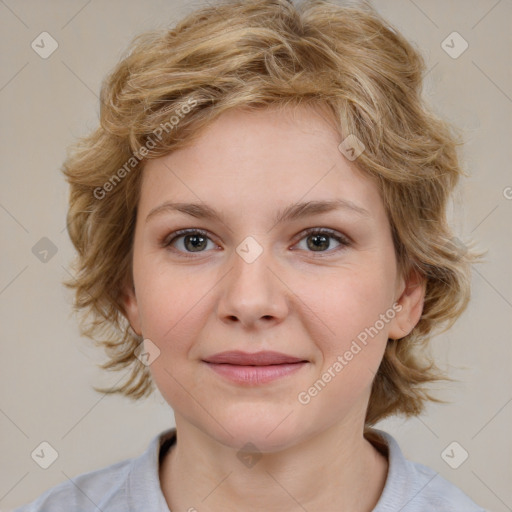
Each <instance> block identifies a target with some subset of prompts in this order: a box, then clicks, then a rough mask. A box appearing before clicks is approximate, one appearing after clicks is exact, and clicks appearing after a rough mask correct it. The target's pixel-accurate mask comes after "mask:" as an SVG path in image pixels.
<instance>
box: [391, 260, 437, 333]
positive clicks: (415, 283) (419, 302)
mask: <svg viewBox="0 0 512 512" xmlns="http://www.w3.org/2000/svg"><path fill="white" fill-rule="evenodd" d="M426 286H427V281H426V279H425V277H424V276H422V275H421V274H419V273H418V272H417V271H416V270H414V269H412V270H411V271H410V273H409V276H408V277H407V279H406V280H405V283H404V279H403V278H402V279H401V287H400V288H401V290H402V291H401V292H399V293H401V295H400V297H399V298H398V299H397V300H396V301H395V302H396V303H397V304H398V305H399V306H401V309H400V310H399V311H398V309H399V308H398V306H394V309H395V311H396V315H395V317H394V318H393V320H392V321H391V322H390V329H389V332H388V337H389V338H391V339H395V340H398V339H400V338H403V337H404V336H407V335H408V334H409V333H410V332H411V331H412V330H413V329H414V327H415V326H416V324H417V323H418V322H419V320H420V318H421V313H422V312H423V302H424V299H425V292H426Z"/></svg>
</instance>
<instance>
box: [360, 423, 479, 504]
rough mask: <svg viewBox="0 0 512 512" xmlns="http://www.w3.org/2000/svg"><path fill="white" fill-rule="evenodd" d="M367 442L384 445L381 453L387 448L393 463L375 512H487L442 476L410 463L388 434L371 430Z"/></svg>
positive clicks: (425, 467)
mask: <svg viewBox="0 0 512 512" xmlns="http://www.w3.org/2000/svg"><path fill="white" fill-rule="evenodd" d="M376 436H378V437H380V440H377V439H376ZM367 438H368V440H369V441H370V442H372V444H374V445H376V443H377V444H379V443H380V447H381V449H382V446H383V445H385V446H386V448H387V452H388V461H389V469H388V476H387V479H386V483H385V486H384V490H383V492H382V495H381V497H380V499H379V502H378V503H377V506H376V507H375V508H374V511H373V512H391V511H396V510H400V511H401V512H485V510H484V509H483V508H482V507H480V506H479V505H477V504H476V503H475V502H473V501H472V500H471V498H470V497H469V496H467V495H466V494H465V493H464V492H463V491H462V490H461V489H459V488H458V487H457V486H455V485H454V484H452V483H451V482H449V481H448V480H446V479H445V478H443V477H442V476H441V475H440V474H439V473H437V472H436V471H434V470H433V469H431V468H429V467H427V466H425V465H423V464H420V463H417V462H413V461H410V460H407V459H406V458H405V457H404V455H403V453H402V450H401V449H400V447H399V445H398V443H397V441H396V440H395V439H394V438H393V436H391V435H390V434H388V433H387V432H384V431H381V430H377V429H371V433H369V435H368V436H367ZM382 441H384V443H382Z"/></svg>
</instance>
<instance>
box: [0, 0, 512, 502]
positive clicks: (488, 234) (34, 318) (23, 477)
mask: <svg viewBox="0 0 512 512" xmlns="http://www.w3.org/2000/svg"><path fill="white" fill-rule="evenodd" d="M186 4H187V2H185V1H183V0H181V1H178V0H175V1H171V0H166V1H163V0H162V1H158V0H146V1H144V2H139V1H135V0H130V1H121V0H110V1H100V0H92V1H89V2H87V1H82V0H81V1H64V0H59V1H56V0H52V1H48V2H44V3H43V2H40V1H36V0H21V1H17V2H15V1H14V0H5V1H0V37H1V39H2V48H4V51H3V56H2V65H1V66H0V109H1V111H0V113H1V116H0V119H1V121H0V122H1V130H2V136H1V138H0V145H1V151H2V172H1V186H0V225H1V229H2V253H1V254H2V260H1V261H2V263H1V268H0V311H1V315H2V343H1V359H0V360H1V363H0V364H1V372H0V379H1V393H0V432H1V436H0V450H1V452H0V461H1V462H0V464H1V470H0V510H3V511H5V510H10V509H11V508H13V507H15V506H17V505H20V504H22V503H25V502H28V501H30V500H32V499H34V498H36V496H38V495H40V494H41V493H42V492H43V491H45V490H46V489H48V488H50V487H52V486H54V485H56V484H58V483H59V482H62V481H65V480H66V479H68V478H72V477H74V476H75V475H77V474H79V473H82V472H85V471H90V470H93V469H98V468H100V467H103V466H105V465H108V464H112V463H114V462H116V461H119V460H122V459H126V458H128V457H133V456H137V455H139V454H140V453H141V452H142V451H143V450H144V449H145V448H146V447H147V444H148V442H149V440H150V439H151V438H152V437H153V436H154V435H156V434H157V433H158V432H160V431H161V430H164V429H166V428H168V427H170V426H172V425H173V421H174V420H173V416H172V411H171V410H170V408H169V407H168V406H167V404H165V403H164V401H163V399H162V398H161V396H160V395H159V394H156V395H154V396H153V397H152V398H150V399H148V400H147V401H145V402H141V403H132V402H130V401H129V400H127V399H122V398H115V397H108V396H107V397H106V396H103V395H100V394H98V393H96V392H94V391H93V390H92V388H91V385H92V384H102V385H105V384H107V383H110V384H113V383H114V382H115V381H116V380H118V379H119V378H121V374H117V375H116V374H112V375H105V376H104V375H103V374H102V373H101V371H100V370H99V369H97V368H96V365H95V363H97V362H100V361H102V360H103V354H102V353H101V352H99V351H98V350H96V349H94V347H93V346H92V343H91V342H89V340H87V339H84V338H80V336H79V334H78V328H77V322H76V319H75V318H74V317H73V316H72V314H71V305H70V304H71V295H70V292H68V291H67V290H66V289H65V288H64V287H63V286H61V285H60V283H61V281H62V280H63V279H64V278H67V277H68V276H69V274H68V272H69V271H68V266H69V263H70V261H71V258H72V256H73V250H72V248H71V244H70V242H69V239H68V236H67V233H66V231H65V229H64V227H65V211H66V197H67V189H66V184H65V182H64V179H63V178H62V176H61V174H60V172H59V168H60V165H61V163H62V161H63V159H64V156H65V148H66V146H67V145H68V144H69V143H71V142H72V141H73V140H74V139H75V138H76V137H77V136H80V135H83V134H85V133H86V132H88V131H89V130H90V129H91V128H93V127H94V126H95V125H96V123H97V119H98V112H99V107H98V103H99V102H98V98H97V95H98V91H99V86H100V82H101V80H102V78H103V77H104V75H105V74H106V73H107V72H108V71H109V70H110V69H111V68H112V66H113V65H114V64H115V63H116V62H117V60H118V58H119V56H120V54H121V52H122V51H123V50H124V49H125V47H126V45H127V44H128V42H129V41H130V40H131V38H132V37H133V36H134V35H136V34H137V33H139V32H141V31H144V30H146V29H151V28H156V27H164V26H166V25H168V24H171V23H173V22H174V21H175V20H177V19H179V18H181V17H182V15H183V14H185V13H186V12H188V11H189V10H191V9H193V7H194V6H196V5H200V3H199V2H194V3H193V4H190V3H189V4H188V5H186ZM373 5H375V7H376V8H377V9H378V10H379V11H380V12H381V13H382V14H383V15H384V16H385V17H387V18H388V19H389V20H390V21H391V22H392V23H394V24H395V25H396V26H397V27H398V28H399V29H400V30H401V31H402V32H403V33H404V35H405V36H406V37H408V38H409V39H410V40H411V41H413V42H414V43H415V44H416V45H417V47H418V48H419V49H420V50H421V51H422V53H423V54H424V55H425V57H426V59H427V63H428V68H429V69H430V72H429V74H428V77H427V81H426V84H425V93H426V95H427V96H428V98H429V100H430V102H431V103H432V105H433V106H434V108H435V110H436V111H437V112H439V113H440V114H441V115H443V116H445V117H446V118H447V119H449V120H450V121H452V122H454V123H455V124H457V125H458V126H460V127H461V128H463V129H464V131H465V136H466V140H467V145H466V147H465V152H464V166H465V168H466V169H467V170H468V171H469V172H470V174H471V178H469V179H467V180H465V181H464V183H463V185H462V186H461V188H460V194H459V197H458V201H457V202H456V203H455V207H454V210H453V221H454V223H455V226H456V230H457V236H458V237H459V238H461V239H462V240H464V239H465V237H468V236H471V237H474V238H476V239H477V240H478V241H479V245H480V247H482V248H488V249H489V254H488V256H487V262H486V263H485V264H482V265H477V266H475V268H474V271H473V290H474V291H473V299H472V302H471V304H470V306H469V308H468V310H467V311H466V313H465V314H464V315H463V317H462V318H461V319H460V320H459V322H458V323H457V324H456V326H455V327H454V328H453V329H452V330H451V331H450V332H449V333H446V334H444V335H442V336H439V337H438V338H436V339H435V340H434V341H433V343H432V346H433V349H434V351H435V353H436V354H437V356H438V357H439V360H440V361H441V363H442V364H443V365H450V366H451V367H452V375H453V376H454V377H455V378H458V379H459V380H460V382H459V383H457V384H454V385H450V386H449V387H446V388H445V389H444V390H443V392H442V393H440V395H441V396H442V397H444V398H447V399H450V400H452V401H453V404H451V405H448V406H441V405H432V406H431V407H429V410H428V412H427V413H426V414H424V415H423V416H422V417H420V418H414V419H411V420H408V421H405V420H402V419H392V420H389V421H385V422H382V423H381V424H379V425H378V427H379V428H382V429H384V430H387V431H389V432H391V433H392V434H393V435H394V436H395V437H396V438H397V439H398V441H399V443H400V445H401V447H402V449H403V451H404V452H405V454H406V456H407V457H408V458H410V459H412V460H415V461H418V462H421V463H423V464H426V465H428V466H430V467H432V468H433V469H435V470H436V471H438V472H439V473H440V474H441V475H442V476H444V477H446V478H447V479H449V480H450V481H452V482H453V483H455V484H456V485H458V486H459V487H460V488H461V489H463V490H464V491H465V492H466V493H467V494H468V495H469V496H471V497H472V498H473V499H474V500H475V501H476V502H477V503H479V504H480V505H482V506H484V507H485V508H487V509H489V510H493V511H496V512H502V511H503V512H504V511H509V510H512V485H511V482H512V466H511V465H512V462H511V461H512V441H511V438H510V431H511V424H512V403H511V402H512V378H511V371H510V370H511V362H512V357H511V355H512V348H511V347H512V343H511V335H510V333H511V330H512V272H511V264H510V262H511V256H512V241H511V240H512V237H511V229H510V219H511V215H512V188H511V187H512V175H511V171H510V168H511V167H510V162H511V160H512V153H511V143H510V140H511V135H512V129H511V128H512V126H511V125H512V80H511V62H510V48H512V30H511V21H512V2H511V1H510V0H501V1H497V0H480V1H474V0H473V1H467V0H450V1H446V0H435V1H430V0H429V1H427V0H414V1H412V0H391V1H390V0H388V1H384V0H378V1H374V2H373ZM43 31H46V32H49V33H50V34H51V36H52V37H53V38H54V39H55V40H56V41H57V42H58V45H59V46H58V48H57V50H56V51H55V52H54V53H53V54H52V55H51V56H50V57H49V58H47V59H43V58H41V57H40V56H39V55H38V54H37V53H36V52H35V51H34V50H33V49H32V48H31V42H32V41H33V40H34V39H35V38H36V37H37V36H38V35H39V34H40V33H41V32H43ZM453 31H457V32H458V33H459V34H461V36H462V37H463V38H464V39H465V40H466V41H467V43H468V44H469V47H468V49H467V50H466V51H465V52H464V53H462V55H460V56H459V57H458V58H456V59H454V58H452V57H450V56H449V55H448V54H447V53H446V52H445V51H444V50H443V48H442V46H441V43H442V41H443V40H445V39H446V38H447V36H448V35H449V34H451V33H452V32H453ZM457 44H459V43H457ZM456 48H458V47H456ZM507 187H508V188H507ZM43 237H47V238H48V239H50V240H51V241H52V243H53V244H54V245H55V247H56V249H57V253H56V254H55V255H53V256H52V257H51V258H49V259H48V261H47V262H46V263H45V262H42V261H40V260H39V259H38V258H37V257H36V256H35V255H34V253H33V252H32V248H33V247H34V245H35V244H36V243H37V242H38V241H39V240H40V239H41V238H43ZM50 254H51V253H50ZM507 432H509V434H508V435H507V434H506V433H507ZM42 441H48V442H49V443H50V444H51V445H52V446H53V447H54V448H55V449H56V450H57V452H58V454H59V457H58V459H57V460H56V461H55V463H54V464H53V465H52V466H51V467H50V468H48V469H46V470H43V469H41V468H40V467H39V466H37V465H36V464H35V463H34V461H33V460H32V459H31V457H30V454H31V452H32V451H33V450H34V449H35V448H36V447H37V446H38V445H39V444H40V443H41V442H42ZM452 441H457V442H458V443H459V444H460V445H461V446H462V447H463V448H464V449H465V450H466V451H467V452H468V453H469V458H468V459H467V460H466V461H465V462H464V463H463V464H462V465H461V466H460V467H459V468H458V469H452V468H451V467H449V466H448V465H447V463H446V462H445V461H444V460H443V459H442V457H441V453H442V452H443V450H444V449H445V448H446V447H447V446H448V445H449V444H450V443H452ZM457 449H458V450H460V449H459V448H457ZM456 456H457V457H458V456H460V452H458V453H456Z"/></svg>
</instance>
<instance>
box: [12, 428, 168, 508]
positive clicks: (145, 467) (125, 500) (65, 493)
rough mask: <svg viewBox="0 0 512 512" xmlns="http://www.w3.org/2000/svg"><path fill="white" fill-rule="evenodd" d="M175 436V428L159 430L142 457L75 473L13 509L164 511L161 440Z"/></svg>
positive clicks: (164, 440)
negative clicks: (161, 487)
mask: <svg viewBox="0 0 512 512" xmlns="http://www.w3.org/2000/svg"><path fill="white" fill-rule="evenodd" d="M174 435H175V429H171V430H167V431H165V432H163V433H160V434H158V435H157V436H155V437H154V438H153V439H152V441H151V443H150V444H149V447H148V448H147V449H146V451H145V452H144V453H143V454H142V455H140V456H139V457H136V458H131V459H126V460H122V461H120V462H117V463H115V464H112V465H110V466H106V467H104V468H101V469H97V470H95V471H90V472H87V473H82V474H80V475H78V476H75V477H73V478H72V479H69V480H68V481H66V482H62V483H61V484H59V485H57V486H55V487H52V488H51V489H49V490H47V491H46V492H44V493H43V494H41V495H40V496H39V497H38V498H37V499H36V500H35V501H33V502H31V503H29V504H27V505H24V506H22V507H19V508H16V509H15V510H13V511H12V512H49V511H51V512H69V511H71V510H77V511H78V510H79V511H80V512H98V510H105V511H106V510H108V511H109V512H126V511H127V510H132V509H133V510H139V508H140V509H141V510H142V509H144V510H147V511H148V512H149V511H152V510H165V508H163V505H162V500H163V495H162V493H161V489H160V481H159V474H158V456H159V451H160V447H161V446H162V443H163V442H168V441H172V439H174V437H173V436H174ZM134 506H135V508H132V507H134Z"/></svg>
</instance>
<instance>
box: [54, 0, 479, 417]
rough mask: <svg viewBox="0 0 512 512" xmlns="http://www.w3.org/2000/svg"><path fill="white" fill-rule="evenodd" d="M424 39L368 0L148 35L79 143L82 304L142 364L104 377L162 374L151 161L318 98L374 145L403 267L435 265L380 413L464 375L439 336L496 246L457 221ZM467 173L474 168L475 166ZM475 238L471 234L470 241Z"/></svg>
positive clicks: (386, 362) (131, 382) (112, 80)
mask: <svg viewBox="0 0 512 512" xmlns="http://www.w3.org/2000/svg"><path fill="white" fill-rule="evenodd" d="M424 75H425V63H424V60H423V58H422V56H421V54H420V52H419V51H418V50H416V49H415V48H414V47H413V46H412V44H411V43H409V42H408V41H407V40H406V39H405V38H404V37H403V36H402V35H401V34H400V33H399V31H398V30H396V29H395V28H394V27H393V26H392V25H391V24H390V23H389V22H387V21H386V20H384V19H383V18H382V17H381V16H380V15H379V14H378V13H377V12H376V11H375V10H374V8H373V7H371V6H370V5H369V4H367V3H364V2H362V3H359V4H357V5H345V6H340V5H336V4H333V3H330V2H327V1H323V0H306V1H304V2H302V3H300V4H293V3H292V2H289V1H285V0H251V1H240V0H222V1H220V2H217V3H216V4H215V5H213V6H210V5H208V6H204V7H201V8H197V9H196V10H195V11H194V12H192V13H190V14H188V15H187V16H186V17H185V18H184V19H182V21H180V22H179V23H178V24H177V25H176V26H175V28H173V29H157V30H153V31H150V32H145V33H143V34H141V35H139V36H137V37H136V38H135V39H134V40H133V41H132V43H131V44H130V46H129V48H128V50H127V52H126V53H125V54H124V55H123V57H122V59H121V60H120V62H119V63H118V64H117V65H116V66H115V68H114V69H113V71H112V72H111V73H110V74H109V75H108V76H107V77H106V78H105V80H104V82H103V84H102V87H101V95H100V101H101V108H100V123H99V126H98V127H97V129H96V130H94V131H93V132H92V133H90V134H89V135H87V136H85V137H83V138H81V139H80V140H78V142H77V143H76V144H74V145H73V146H72V147H71V148H70V150H69V151H68V155H67V158H66V160H65V162H64V164H63V169H62V170H63V172H64V174H65V176H66V178H67V180H68V182H69V185H70V200H69V211H68V218H67V220H68V232H69V235H70V238H71V240H72V242H73V244H74V246H75V248H76V250H77V253H78V254H77V257H76V260H75V269H76V278H75V279H73V280H69V281H68V282H67V283H66V285H67V286H69V287H71V288H74V289H75V299H74V306H75V310H76V311H77V312H81V313H82V315H81V319H80V320H81V321H80V325H81V332H82V334H84V335H87V336H88V337H90V338H92V339H93V340H94V341H95V342H96V343H97V344H98V345H99V346H102V347H104V349H105V351H106V353H107V354H108V358H109V359H108V361H107V362H106V363H104V364H102V365H101V368H103V369H108V370H120V369H128V370H129V371H128V378H127V379H126V381H125V382H124V383H123V384H121V385H119V386H113V387H111V388H97V387H95V388H94V389H95V390H96V391H100V392H103V393H120V394H123V395H125V396H127V397H130V398H131V399H134V400H136V399H140V398H142V397H145V396H148V395H149V394H151V392H152V391H153V389H154V383H153V380H152V378H151V374H150V372H149V368H148V367H147V366H145V365H144V364H141V363H140V361H139V360H138V359H137V358H136V357H135V354H134V350H135V349H136V348H137V347H138V346H139V344H140V343H141V342H142V337H141V336H138V335H137V334H136V333H135V332H134V331H133V329H132V328H131V326H130V324H129V322H128V321H127V318H126V312H125V311H124V307H123V289H125V288H124V287H125V286H132V287H133V277H132V256H133V253H132V251H133V235H134V228H135V220H136V215H137V203H138V199H139V195H140V186H141V175H142V170H143V167H144V164H145V162H146V161H148V160H149V159H152V158H156V157H159V156H163V155H166V154H169V153H170V152H172V151H174V150H176V149H178V148H181V147H185V146H187V145H189V144H191V143H192V142H193V141H194V140H195V138H196V137H197V136H198V134H199V133H200V130H201V128H203V127H206V126H208V125H209V124H210V123H212V121H213V120H215V119H216V118H218V117H219V115H221V114H222V113H224V112H226V111H228V110H230V109H233V108H245V109H249V110H254V109H259V108H267V107H270V106H273V107H276V108H279V109H280V108H286V107H298V106H311V107H318V108H320V109H322V111H323V112H324V113H325V114H326V116H328V118H329V119H330V120H331V121H333V122H334V124H333V126H335V127H336V129H337V130H338V133H339V135H340V140H344V139H345V138H346V137H347V136H349V135H353V136H355V137H357V139H358V140H359V141H360V142H361V143H362V144H363V145H364V151H363V152H362V153H361V154H360V155H359V156H358V157H357V159H356V160H354V162H353V163H354V164H355V165H356V166H357V168H358V169H360V170H361V171H362V172H363V173H365V174H366V175H367V176H369V177H370V178H371V179H372V180H373V181H374V183H375V184H376V185H377V187H378V190H379V193H380V195H381V197H382V200H383V203H384V205H385V208H386V212H387V215H388V220H389V222H390V225H391V230H392V237H393V243H394V248H395V254H396V257H397V265H398V269H399V272H400V273H401V275H403V276H407V275H409V273H410V272H411V271H415V272H418V273H419V274H420V275H421V276H422V277H423V278H424V279H425V280H426V291H425V300H424V305H423V311H422V314H421V317H420V320H419V321H418V323H417V324H416V325H415V327H414V328H413V329H412V331H411V332H410V333H409V334H408V335H406V336H404V337H403V338H401V339H398V340H395V339H388V341H387V346H386V349H385V353H384V356H383V359H382V362H381V364H380V367H379V369H378V372H377V374H376V376H375V378H374V380H373V383H372V389H371V395H370V399H369V403H368V408H367V412H366V418H365V426H371V425H373V424H374V423H376V422H377V421H379V420H381V419H383V418H384V417H386V416H389V415H391V414H403V415H405V416H413V415H418V414H420V413H421V412H422V411H423V409H424V406H425V403H426V402H427V401H429V400H432V401H436V402H443V400H439V399H438V398H436V397H434V396H432V395H431V394H430V393H429V390H428V389H427V384H428V383H431V382H434V381H437V380H453V379H451V378H449V377H447V376H446V375H445V373H444V372H443V371H441V370H440V368H439V367H437V366H436V364H435V362H434V361H433V360H432V358H431V356H430V355H429V354H427V350H426V349H427V348H428V347H427V345H428V342H429V340H430V339H431V338H432V336H434V335H435V334H436V333H441V332H444V331H446V330H447V329H449V328H450V327H451V326H452V325H453V323H454V322H455V321H456V319H457V318H458V317H459V316H460V315H461V313H462V312H463V311H464V310H465V308H466V307H467V304H468V301H469V298H470V282H471V265H472V263H474V262H475V261H478V260H479V258H480V257H481V255H482V254H483V253H477V252H476V251H474V250H473V248H472V247H471V246H470V244H468V243H463V242H461V241H460V240H459V239H458V238H457V237H456V236H454V233H453V232H452V230H451V227H450V226H449V223H448V221H447V203H448V201H449V199H450V196H451V194H452V192H453V191H454V188H455V186H456V185H457V183H458V180H459V178H460V176H462V175H466V173H465V172H464V171H463V170H462V169H461V166H460V164H459V160H458V156H457V146H459V145H462V142H461V137H460V133H458V132H456V130H455V128H454V127H452V126H451V125H450V124H448V123H447V122H446V121H444V120H442V119H440V118H439V117H437V116H436V115H435V114H434V113H433V110H432V109H431V108H429V107H428V106H427V104H426V103H425V100H424V99H423V98H422V94H421V88H422V83H423V78H424ZM466 176H467V175H466ZM471 244H472V243H471Z"/></svg>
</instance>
